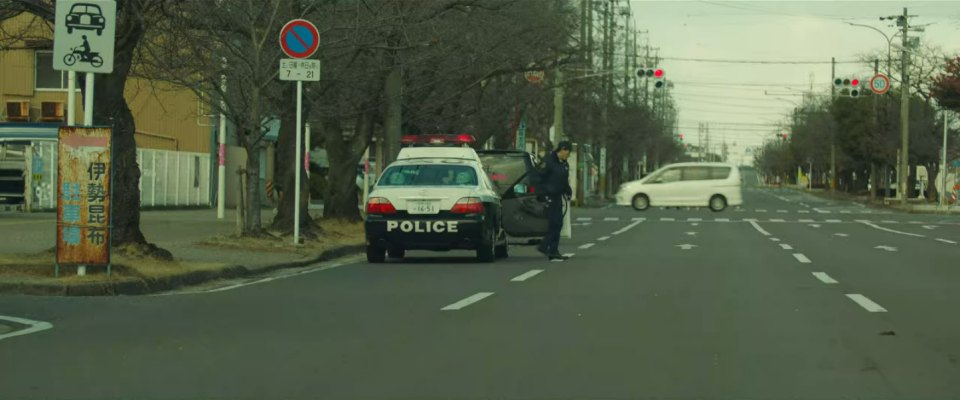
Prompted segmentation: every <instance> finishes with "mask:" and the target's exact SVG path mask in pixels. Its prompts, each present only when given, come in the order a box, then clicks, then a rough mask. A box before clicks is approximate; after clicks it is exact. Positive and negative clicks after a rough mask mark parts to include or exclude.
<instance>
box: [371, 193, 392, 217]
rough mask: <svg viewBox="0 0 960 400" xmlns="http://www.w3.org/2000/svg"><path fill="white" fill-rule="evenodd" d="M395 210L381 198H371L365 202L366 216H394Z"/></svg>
mask: <svg viewBox="0 0 960 400" xmlns="http://www.w3.org/2000/svg"><path fill="white" fill-rule="evenodd" d="M396 213H397V209H396V208H395V207H394V206H393V203H390V200H387V199H385V198H383V197H372V198H370V201H368V202H367V214H381V215H382V214H396Z"/></svg>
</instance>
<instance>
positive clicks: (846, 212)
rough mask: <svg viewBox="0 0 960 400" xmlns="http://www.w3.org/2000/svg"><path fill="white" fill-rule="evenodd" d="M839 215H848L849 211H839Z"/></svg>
mask: <svg viewBox="0 0 960 400" xmlns="http://www.w3.org/2000/svg"><path fill="white" fill-rule="evenodd" d="M840 214H850V210H841V211H840Z"/></svg>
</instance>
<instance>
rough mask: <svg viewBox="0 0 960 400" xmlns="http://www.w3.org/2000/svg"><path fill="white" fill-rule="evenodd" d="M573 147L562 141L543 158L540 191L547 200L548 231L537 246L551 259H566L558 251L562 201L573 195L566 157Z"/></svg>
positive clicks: (561, 223) (561, 224) (561, 225)
mask: <svg viewBox="0 0 960 400" xmlns="http://www.w3.org/2000/svg"><path fill="white" fill-rule="evenodd" d="M572 148H573V146H571V144H570V142H567V141H562V142H560V143H559V144H558V145H557V149H556V150H554V151H552V152H550V154H548V155H547V156H546V157H545V158H546V159H545V160H544V164H545V166H544V168H543V170H542V172H541V180H540V188H539V189H540V193H541V194H542V195H543V197H544V198H545V200H546V201H547V218H548V220H549V231H548V232H547V235H546V236H544V237H543V240H542V241H541V242H540V246H538V247H537V250H539V251H540V252H541V253H543V254H544V255H546V256H547V257H548V258H549V259H551V260H566V259H567V257H565V256H564V255H562V254H561V253H560V248H559V247H560V230H561V229H563V201H564V199H566V200H569V199H570V196H572V195H573V189H571V188H570V165H569V164H567V158H568V157H570V150H571V149H572Z"/></svg>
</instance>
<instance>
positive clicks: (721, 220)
mask: <svg viewBox="0 0 960 400" xmlns="http://www.w3.org/2000/svg"><path fill="white" fill-rule="evenodd" d="M714 221H716V222H730V218H716V219H714Z"/></svg>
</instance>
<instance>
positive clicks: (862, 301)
mask: <svg viewBox="0 0 960 400" xmlns="http://www.w3.org/2000/svg"><path fill="white" fill-rule="evenodd" d="M847 297H849V298H850V300H853V301H854V302H855V303H857V304H859V305H860V307H863V308H864V309H866V310H867V311H869V312H887V309H886V308H883V307H881V306H880V305H879V304H877V303H874V302H873V300H870V299H868V298H867V297H866V296H864V295H862V294H857V293H853V294H847Z"/></svg>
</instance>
